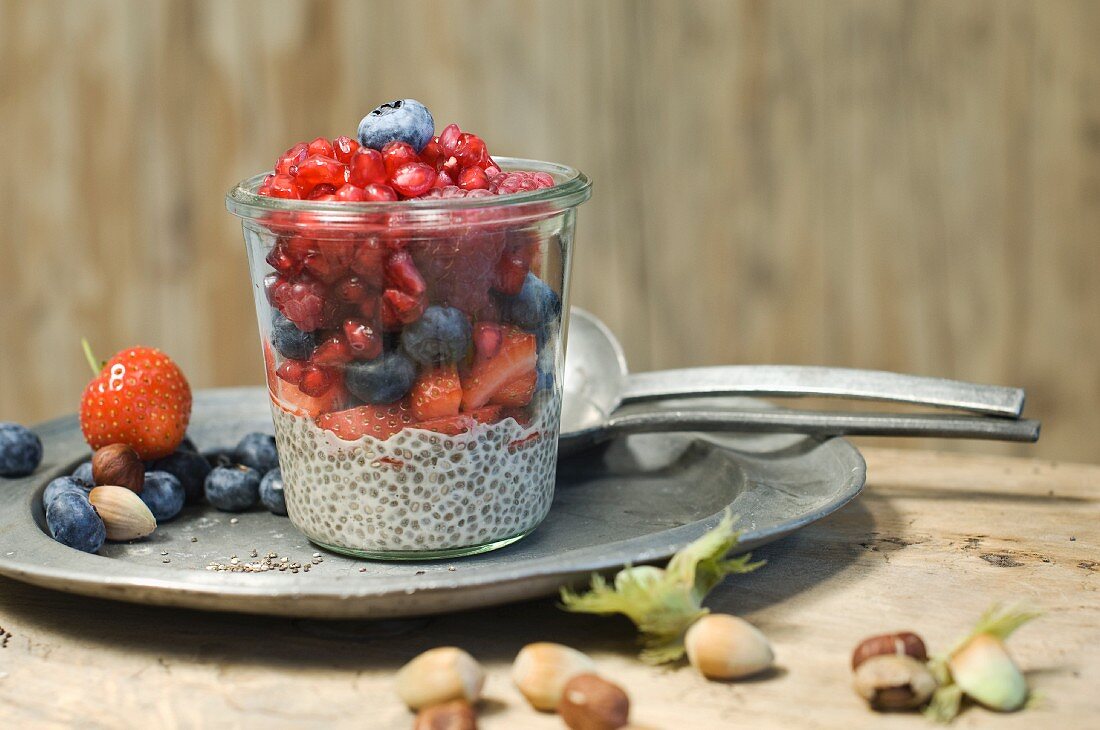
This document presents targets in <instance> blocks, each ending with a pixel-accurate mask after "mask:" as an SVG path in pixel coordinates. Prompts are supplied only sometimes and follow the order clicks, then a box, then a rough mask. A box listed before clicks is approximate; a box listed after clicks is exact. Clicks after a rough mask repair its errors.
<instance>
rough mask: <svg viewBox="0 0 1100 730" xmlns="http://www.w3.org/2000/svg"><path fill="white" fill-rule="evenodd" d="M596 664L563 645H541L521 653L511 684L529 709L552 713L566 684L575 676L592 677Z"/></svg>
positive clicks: (536, 644) (513, 665) (546, 642)
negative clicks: (589, 675) (525, 701)
mask: <svg viewBox="0 0 1100 730" xmlns="http://www.w3.org/2000/svg"><path fill="white" fill-rule="evenodd" d="M595 673H596V663H595V662H593V661H592V660H591V659H589V658H588V656H587V655H585V654H583V653H582V652H579V651H577V650H576V649H573V648H571V647H568V646H564V645H562V644H553V643H550V642H548V641H540V642H537V643H534V644H528V645H527V646H525V647H523V648H522V649H520V651H519V654H517V655H516V660H515V661H514V662H513V663H512V681H513V682H514V683H515V685H516V688H517V689H519V691H520V693H522V694H523V696H524V697H526V698H527V701H528V702H529V703H531V706H532V707H534V708H535V709H536V710H540V711H542V712H553V711H555V710H557V709H558V703H559V702H560V701H561V692H562V688H564V687H565V683H566V682H568V681H569V680H570V679H572V678H573V677H575V676H577V675H578V674H595Z"/></svg>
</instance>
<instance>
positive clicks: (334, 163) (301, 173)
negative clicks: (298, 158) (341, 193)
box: [294, 155, 346, 195]
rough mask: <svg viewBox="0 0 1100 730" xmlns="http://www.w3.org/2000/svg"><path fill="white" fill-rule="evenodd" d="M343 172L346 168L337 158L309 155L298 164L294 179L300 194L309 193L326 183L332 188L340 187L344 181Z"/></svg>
mask: <svg viewBox="0 0 1100 730" xmlns="http://www.w3.org/2000/svg"><path fill="white" fill-rule="evenodd" d="M345 173H346V168H345V167H344V166H343V165H342V164H341V163H340V161H339V160H336V159H333V158H331V157H323V156H321V155H310V156H309V157H307V158H306V159H305V162H303V163H302V164H300V165H298V175H297V177H295V178H294V179H295V182H296V183H297V184H298V189H299V190H300V191H301V192H302V195H309V193H310V191H312V190H313V188H315V187H317V186H318V185H322V184H328V185H331V186H332V189H333V190H336V189H337V188H339V187H341V186H342V185H343V184H344V183H345V182H346V180H345V179H344V176H345Z"/></svg>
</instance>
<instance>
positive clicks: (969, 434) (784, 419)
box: [604, 408, 1039, 442]
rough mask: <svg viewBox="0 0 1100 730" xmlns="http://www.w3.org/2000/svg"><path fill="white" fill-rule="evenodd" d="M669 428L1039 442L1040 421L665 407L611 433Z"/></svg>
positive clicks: (626, 419)
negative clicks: (676, 408)
mask: <svg viewBox="0 0 1100 730" xmlns="http://www.w3.org/2000/svg"><path fill="white" fill-rule="evenodd" d="M668 431H678V432H683V431H712V432H713V431H735V432H739V433H802V434H808V435H813V436H925V437H946V438H968V439H988V440H992V441H1026V442H1034V441H1038V440H1039V422H1038V421H1034V420H1031V419H1022V420H1016V419H1009V418H989V417H985V416H963V415H959V416H954V415H939V414H931V413H917V414H901V413H841V412H835V411H802V410H794V409H779V408H777V409H766V410H749V409H745V410H740V409H730V410H722V411H692V410H661V411H645V412H635V413H623V414H618V415H614V416H612V417H611V419H610V420H609V421H608V422H607V425H606V427H605V430H604V433H605V434H606V435H607V436H624V435H627V434H631V433H655V432H668Z"/></svg>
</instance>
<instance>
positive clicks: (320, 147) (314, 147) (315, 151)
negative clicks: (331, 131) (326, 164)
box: [308, 137, 336, 157]
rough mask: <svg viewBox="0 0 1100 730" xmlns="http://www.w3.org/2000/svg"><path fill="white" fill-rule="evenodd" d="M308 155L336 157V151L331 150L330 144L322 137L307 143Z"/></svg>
mask: <svg viewBox="0 0 1100 730" xmlns="http://www.w3.org/2000/svg"><path fill="white" fill-rule="evenodd" d="M308 149H309V154H311V155H321V156H322V157H336V151H335V150H334V149H332V144H331V143H330V142H329V141H328V140H327V139H325V138H324V137H318V138H317V139H315V140H313V141H312V142H310V143H309V146H308Z"/></svg>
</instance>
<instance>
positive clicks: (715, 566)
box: [561, 510, 764, 664]
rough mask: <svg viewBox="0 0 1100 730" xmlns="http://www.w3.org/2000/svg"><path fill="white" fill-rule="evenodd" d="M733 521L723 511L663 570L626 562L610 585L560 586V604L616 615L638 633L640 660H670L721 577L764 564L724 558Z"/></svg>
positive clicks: (599, 580) (735, 536) (598, 581)
mask: <svg viewBox="0 0 1100 730" xmlns="http://www.w3.org/2000/svg"><path fill="white" fill-rule="evenodd" d="M736 521H737V518H736V517H734V516H733V515H732V514H731V513H730V512H729V510H727V511H726V513H725V514H724V515H723V517H722V520H721V521H720V522H719V523H718V525H717V526H716V527H715V528H714V529H712V530H710V531H709V532H707V533H706V534H705V535H703V536H702V537H700V538H699V539H698V540H695V541H694V542H692V543H691V544H690V545H688V546H686V547H685V548H684V549H682V550H680V551H679V552H678V553H676V554H675V555H673V556H672V559H671V560H669V562H668V566H667V567H666V568H663V569H662V568H656V567H653V566H649V565H641V566H638V567H632V566H630V565H628V566H626V567H625V568H623V569H622V570H621V571H619V573H618V574H617V575H616V576H615V582H614V585H611V584H608V582H607V581H606V580H605V579H604V578H603V577H602V576H600V575H598V574H594V575H593V576H592V580H591V584H590V585H589V589H588V592H587V593H576V592H574V591H572V590H570V589H569V588H562V589H561V600H562V605H561V607H562V608H563V609H565V610H566V611H571V612H574V613H593V614H597V615H609V614H614V613H621V614H623V615H624V616H626V617H627V618H629V619H630V620H631V621H633V622H634V624H635V626H637V627H638V631H639V632H640V633H641V636H640V637H639V640H640V642H641V644H642V652H641V659H642V661H645V662H647V663H650V664H664V663H667V662H673V661H676V660H677V659H679V658H680V657H682V656H683V655H684V633H685V632H686V631H687V630H688V628H689V627H690V626H691V625H692V624H693V623H694V622H695V621H696V620H697V619H698V618H700V617H701V616H705V615H706V614H708V613H710V611H709V610H708V609H706V608H703V605H702V603H703V599H704V598H706V596H707V593H709V592H710V591H711V589H712V588H714V587H715V586H717V585H718V584H719V583H721V582H722V579H723V578H725V577H726V576H727V575H732V574H734V573H748V572H751V571H753V570H756V569H757V568H759V567H760V566H761V565H763V564H764V561H763V560H761V561H758V562H755V563H754V562H751V561H752V556H751V555H739V556H737V557H735V558H729V559H726V558H725V555H726V553H728V552H729V551H730V550H731V549H732V548H733V547H734V546H735V545H737V542H738V540H739V539H740V537H741V531H740V530H735V529H733V525H734V523H735V522H736Z"/></svg>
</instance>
